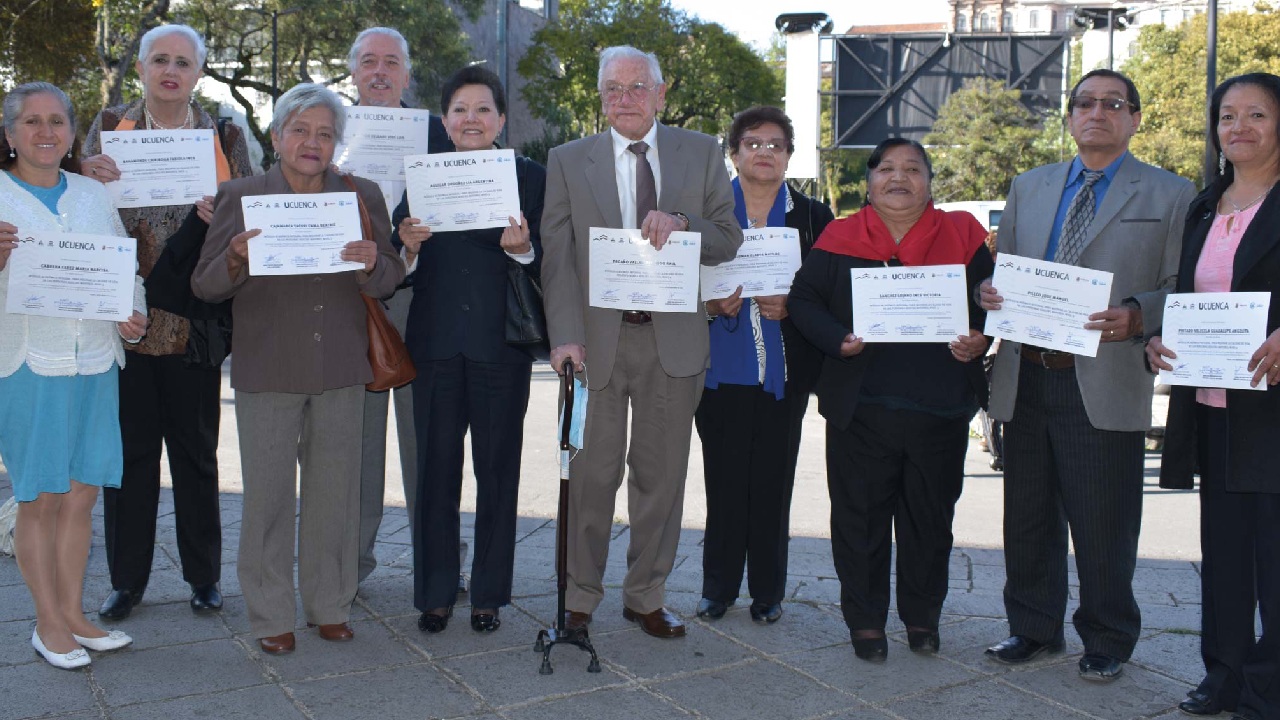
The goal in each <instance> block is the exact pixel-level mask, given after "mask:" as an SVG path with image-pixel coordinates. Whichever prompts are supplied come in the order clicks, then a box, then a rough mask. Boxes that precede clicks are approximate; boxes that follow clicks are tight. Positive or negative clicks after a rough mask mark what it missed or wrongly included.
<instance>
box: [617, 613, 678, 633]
mask: <svg viewBox="0 0 1280 720" xmlns="http://www.w3.org/2000/svg"><path fill="white" fill-rule="evenodd" d="M622 617H624V618H626V619H628V620H630V621H632V622H638V623H640V629H641V630H644V631H645V634H647V635H652V636H654V637H656V638H678V637H684V623H683V622H681V621H680V618H678V617H676V616H675V615H672V614H671V613H669V612H667V609H666V608H664V607H661V608H658V609H657V610H654V611H653V612H651V613H647V614H641V613H638V612H636V611H635V610H632V609H631V608H629V607H623V608H622Z"/></svg>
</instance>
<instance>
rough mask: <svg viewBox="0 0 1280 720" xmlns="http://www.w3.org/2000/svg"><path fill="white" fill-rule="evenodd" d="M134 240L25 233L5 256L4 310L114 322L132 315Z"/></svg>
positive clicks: (96, 236) (135, 245)
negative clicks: (7, 287)
mask: <svg viewBox="0 0 1280 720" xmlns="http://www.w3.org/2000/svg"><path fill="white" fill-rule="evenodd" d="M137 261H138V254H137V241H136V240H134V239H133V238H131V237H116V236H114V235H86V234H81V233H63V232H28V233H22V234H21V236H20V237H19V238H18V247H16V248H14V249H13V253H12V254H11V255H10V256H9V293H8V295H7V296H6V297H5V303H6V305H5V307H6V308H7V310H8V312H10V313H14V314H18V315H44V316H47V317H65V318H76V319H78V320H114V321H116V322H124V321H126V320H128V319H129V317H130V316H131V315H133V287H134V280H133V277H134V275H135V274H136V271H137Z"/></svg>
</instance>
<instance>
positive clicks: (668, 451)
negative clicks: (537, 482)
mask: <svg viewBox="0 0 1280 720" xmlns="http://www.w3.org/2000/svg"><path fill="white" fill-rule="evenodd" d="M598 87H599V89H600V97H601V100H602V107H603V112H604V115H605V117H606V118H607V119H608V121H609V125H610V126H611V129H610V130H609V131H607V132H603V133H600V134H598V135H592V136H591V137H587V138H583V139H581V140H576V141H574V142H571V143H568V144H565V145H561V146H560V147H557V148H555V149H553V150H552V151H551V154H550V157H549V158H548V161H547V195H546V203H545V207H544V208H543V211H542V247H543V251H544V253H545V255H544V257H543V261H542V280H543V284H544V287H545V290H546V310H547V326H548V330H549V331H550V334H551V344H552V347H553V348H555V349H554V350H553V351H552V353H551V364H552V366H553V367H555V368H556V369H557V371H559V370H560V369H561V367H562V365H563V363H564V361H565V359H570V358H571V359H572V360H573V362H574V366H575V368H576V369H577V370H578V371H583V370H584V363H585V365H586V366H587V367H586V368H585V370H586V380H587V387H588V390H589V394H588V405H587V417H586V427H585V437H584V443H585V446H586V447H585V448H584V449H583V450H582V451H581V452H580V453H578V455H577V457H575V458H574V460H573V465H572V478H573V481H572V483H571V484H570V496H569V508H570V511H569V518H570V521H569V528H568V531H569V538H570V541H569V542H570V544H569V548H568V554H569V562H568V568H567V571H568V578H569V590H568V594H567V597H566V607H567V609H568V610H569V618H568V622H567V625H568V627H570V628H571V629H577V628H585V627H586V625H587V623H588V622H590V619H591V613H592V612H594V611H595V609H596V606H598V605H599V604H600V600H601V598H603V596H604V585H603V576H604V569H605V561H606V559H607V558H608V553H609V540H610V528H611V526H612V523H613V507H614V500H615V497H616V496H617V493H618V488H619V487H620V486H621V484H622V472H623V462H624V460H625V461H626V464H627V465H629V466H630V469H631V473H630V480H629V482H628V507H629V510H630V520H631V538H630V540H631V544H630V548H629V549H628V551H627V576H626V580H625V582H624V585H623V592H622V600H623V607H624V610H623V615H624V616H625V617H626V618H627V619H629V620H633V621H636V622H639V623H640V625H641V627H642V628H643V629H644V631H645V632H646V633H648V634H650V635H653V636H655V637H681V636H683V635H684V634H685V628H684V624H683V623H682V622H681V621H680V619H679V618H677V617H676V616H675V615H673V614H671V613H670V612H668V611H667V609H666V608H665V607H664V603H665V598H664V593H665V588H666V580H667V575H668V574H669V573H670V572H671V567H672V565H673V564H674V562H675V554H676V542H677V540H678V539H679V536H680V520H681V514H682V511H683V504H684V482H685V475H686V473H687V471H688V465H689V440H690V437H691V436H692V432H693V427H692V425H693V412H694V410H695V409H696V408H697V406H698V400H699V399H700V398H701V396H702V383H703V375H704V373H705V372H706V368H707V361H708V358H709V355H710V350H709V338H708V332H707V321H706V317H705V316H704V315H703V314H702V313H701V312H698V313H661V312H655V313H649V312H647V311H644V310H632V311H627V312H623V311H621V310H612V309H603V308H596V307H590V306H589V304H588V297H587V293H588V289H589V287H590V278H589V277H588V273H589V270H588V268H589V267H590V260H589V256H588V245H589V244H588V232H589V228H591V227H593V226H594V227H605V228H639V229H640V231H641V233H642V234H643V235H644V237H645V238H646V239H647V240H649V242H650V243H651V244H652V245H653V246H654V247H655V248H658V250H659V251H660V250H661V249H662V246H663V245H664V244H665V243H666V241H667V238H668V236H669V235H670V234H671V233H672V232H674V231H681V230H688V231H692V232H697V233H701V235H702V262H703V263H704V264H707V265H716V264H719V263H721V262H724V261H726V260H729V259H731V258H733V256H734V255H735V254H736V253H737V251H738V246H739V245H741V244H742V230H741V228H739V226H738V223H737V221H736V220H734V217H733V190H732V186H731V185H730V184H729V176H728V173H727V172H726V170H725V164H724V154H723V153H722V152H721V150H720V147H719V145H718V143H717V142H716V140H715V139H714V138H711V137H708V136H706V135H703V134H701V133H696V132H691V131H688V130H681V129H678V128H669V127H666V126H664V125H660V124H658V123H657V122H656V119H655V118H656V116H657V113H658V111H659V110H661V109H662V107H663V104H664V102H665V100H666V92H667V86H666V85H665V84H664V83H663V81H662V71H661V69H660V68H659V67H658V61H657V58H656V57H654V56H653V55H652V54H650V53H644V52H641V51H640V50H637V49H635V48H633V47H628V46H620V47H611V48H606V49H605V50H604V51H603V52H602V53H601V54H600V74H599V78H598ZM628 404H629V405H630V410H631V416H632V423H631V444H630V451H629V452H628V445H627V424H626V423H627V409H628Z"/></svg>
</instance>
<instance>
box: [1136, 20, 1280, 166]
mask: <svg viewBox="0 0 1280 720" xmlns="http://www.w3.org/2000/svg"><path fill="white" fill-rule="evenodd" d="M1206 22H1207V18H1206V17H1205V16H1204V15H1196V16H1195V17H1194V18H1192V19H1190V20H1189V21H1187V22H1184V23H1182V25H1180V26H1179V27H1176V28H1166V27H1164V26H1161V25H1148V26H1145V27H1143V28H1142V33H1141V34H1140V35H1139V36H1138V50H1137V52H1136V53H1134V55H1133V57H1132V58H1130V59H1129V61H1128V62H1126V63H1125V65H1124V72H1125V73H1126V74H1128V75H1129V77H1131V78H1132V79H1133V81H1134V83H1135V84H1137V86H1138V89H1139V91H1141V93H1142V127H1141V129H1140V130H1139V131H1138V134H1137V135H1135V136H1134V138H1133V142H1132V144H1131V148H1132V150H1133V152H1134V154H1135V155H1137V156H1138V157H1140V158H1142V159H1143V160H1145V161H1146V162H1149V163H1153V164H1155V165H1159V166H1160V167H1163V168H1165V169H1167V170H1170V171H1172V172H1175V173H1177V174H1179V175H1181V176H1183V177H1185V178H1187V179H1189V180H1192V181H1196V182H1198V181H1199V180H1200V179H1201V178H1200V176H1201V172H1202V167H1203V162H1204V152H1205V113H1206V112H1207V111H1206V102H1205V55H1206V39H1207V33H1206ZM1247 72H1270V73H1280V14H1277V13H1276V12H1275V11H1274V10H1273V9H1272V8H1271V7H1269V6H1267V5H1263V4H1259V5H1257V6H1256V12H1244V11H1241V12H1233V13H1228V14H1221V15H1219V16H1218V78H1219V79H1226V78H1228V77H1231V76H1233V75H1239V74H1241V73H1247Z"/></svg>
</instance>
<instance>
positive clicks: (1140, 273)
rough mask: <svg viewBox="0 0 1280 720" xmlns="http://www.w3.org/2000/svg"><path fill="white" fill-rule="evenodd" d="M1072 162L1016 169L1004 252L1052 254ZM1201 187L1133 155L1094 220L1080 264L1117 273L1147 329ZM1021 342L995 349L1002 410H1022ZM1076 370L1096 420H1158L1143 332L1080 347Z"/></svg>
mask: <svg viewBox="0 0 1280 720" xmlns="http://www.w3.org/2000/svg"><path fill="white" fill-rule="evenodd" d="M1070 167H1071V163H1070V162H1065V163H1057V164H1054V165H1045V166H1043V167H1039V168H1036V169H1034V170H1029V171H1027V172H1025V173H1023V174H1021V175H1019V176H1018V177H1017V178H1015V179H1014V181H1013V186H1012V187H1011V188H1010V189H1009V197H1008V200H1007V201H1006V203H1005V208H1004V215H1003V216H1002V217H1001V218H1000V230H999V235H998V236H997V241H996V242H997V250H998V251H999V253H1000V254H1001V255H1003V254H1005V253H1009V254H1011V255H1021V256H1024V257H1033V258H1037V259H1043V258H1044V254H1045V250H1046V249H1047V248H1048V246H1049V235H1050V234H1051V233H1052V231H1053V220H1054V216H1055V215H1057V212H1058V203H1059V201H1060V200H1061V199H1062V191H1063V188H1065V187H1066V185H1067V173H1068V172H1069V170H1070ZM1195 194H1196V193H1195V187H1194V186H1192V184H1191V183H1190V182H1188V181H1187V180H1185V179H1183V178H1180V177H1178V176H1177V175H1174V174H1173V173H1170V172H1166V171H1164V170H1161V169H1160V168H1157V167H1155V166H1153V165H1148V164H1146V163H1144V162H1141V161H1139V160H1138V159H1136V158H1134V157H1133V156H1132V155H1127V156H1126V157H1125V159H1124V161H1123V162H1121V163H1120V168H1119V169H1118V170H1117V171H1116V175H1115V178H1114V179H1113V180H1112V181H1111V187H1110V188H1108V189H1107V194H1106V196H1105V197H1104V198H1103V200H1102V204H1101V205H1100V206H1099V207H1098V213H1097V215H1095V216H1094V218H1093V223H1092V224H1091V225H1090V226H1089V236H1088V238H1087V239H1086V241H1085V242H1086V245H1085V249H1084V252H1083V254H1082V255H1081V256H1080V262H1079V265H1080V267H1087V268H1093V269H1095V270H1106V271H1108V272H1111V273H1114V283H1113V284H1112V286H1111V300H1110V304H1111V305H1113V306H1115V305H1119V304H1120V303H1121V302H1123V301H1124V300H1126V299H1128V298H1133V299H1134V300H1136V301H1137V302H1138V304H1139V305H1140V306H1141V307H1142V327H1143V329H1144V331H1146V332H1151V331H1152V330H1155V329H1156V328H1159V327H1160V325H1161V321H1162V318H1163V317H1164V299H1165V296H1166V295H1168V294H1169V292H1170V291H1171V290H1172V289H1173V287H1174V284H1175V282H1176V281H1177V275H1178V257H1179V252H1180V251H1181V249H1182V228H1183V223H1184V221H1185V219H1186V214H1187V206H1188V205H1189V204H1190V203H1191V198H1192V197H1193V196H1195ZM997 262H999V259H998V258H997ZM996 289H997V290H999V289H1000V288H999V286H997V287H996ZM1021 347H1022V345H1021V343H1013V342H1002V343H1001V344H1000V351H999V353H998V354H997V355H996V363H995V368H994V369H993V370H992V373H991V408H990V414H991V416H992V417H994V418H996V419H997V420H1010V419H1011V418H1012V417H1013V409H1014V403H1015V400H1016V399H1017V394H1018V370H1019V368H1020V366H1021V362H1020V359H1019V356H1018V353H1019V351H1020V349H1021ZM1076 377H1077V379H1078V381H1079V383H1080V395H1081V396H1082V397H1083V399H1084V406H1085V410H1086V412H1088V414H1089V422H1090V423H1091V424H1092V425H1093V426H1094V427H1095V428H1097V429H1099V430H1121V431H1134V430H1147V429H1149V428H1150V427H1151V394H1152V376H1151V374H1150V373H1148V372H1147V369H1146V365H1145V364H1144V359H1143V345H1142V342H1141V338H1138V339H1137V340H1134V341H1131V342H1116V343H1102V344H1101V345H1099V347H1098V356H1097V357H1094V358H1091V357H1085V356H1082V355H1077V356H1076Z"/></svg>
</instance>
